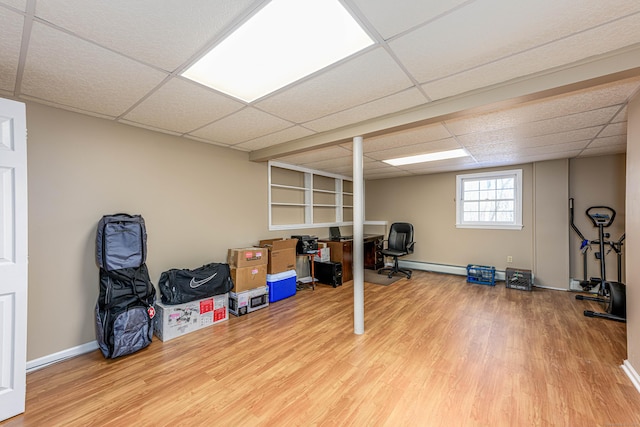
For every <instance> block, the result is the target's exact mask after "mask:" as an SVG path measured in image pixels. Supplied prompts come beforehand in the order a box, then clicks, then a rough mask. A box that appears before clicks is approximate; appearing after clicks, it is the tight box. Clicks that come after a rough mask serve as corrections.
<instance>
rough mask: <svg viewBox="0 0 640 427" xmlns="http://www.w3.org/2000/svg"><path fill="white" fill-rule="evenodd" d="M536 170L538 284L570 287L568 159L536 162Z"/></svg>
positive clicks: (536, 264) (534, 233) (535, 229)
mask: <svg viewBox="0 0 640 427" xmlns="http://www.w3.org/2000/svg"><path fill="white" fill-rule="evenodd" d="M533 170H534V186H535V187H534V195H533V198H534V203H533V205H534V229H533V236H534V237H533V241H534V248H535V249H534V262H533V264H534V268H533V271H534V272H535V283H536V285H538V286H547V287H551V288H560V289H566V288H568V287H569V280H568V279H569V236H568V233H567V230H568V229H569V220H568V218H567V199H568V193H569V188H568V185H567V182H568V179H569V161H568V160H566V159H562V160H553V161H547V162H537V163H534V164H533Z"/></svg>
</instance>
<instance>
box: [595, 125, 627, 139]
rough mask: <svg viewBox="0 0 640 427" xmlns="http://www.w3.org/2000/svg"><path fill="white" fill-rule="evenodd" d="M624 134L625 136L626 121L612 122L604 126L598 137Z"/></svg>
mask: <svg viewBox="0 0 640 427" xmlns="http://www.w3.org/2000/svg"><path fill="white" fill-rule="evenodd" d="M615 135H624V136H625V137H626V136H627V122H621V123H614V124H611V125H609V126H607V127H605V128H604V130H603V131H602V132H601V133H600V135H598V137H605V136H615Z"/></svg>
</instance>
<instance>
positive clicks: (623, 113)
mask: <svg viewBox="0 0 640 427" xmlns="http://www.w3.org/2000/svg"><path fill="white" fill-rule="evenodd" d="M626 121H627V106H626V105H625V106H624V107H622V110H620V112H619V113H618V114H616V116H615V117H614V118H613V119H612V120H611V123H619V122H626Z"/></svg>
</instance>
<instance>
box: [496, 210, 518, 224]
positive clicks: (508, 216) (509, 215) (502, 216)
mask: <svg viewBox="0 0 640 427" xmlns="http://www.w3.org/2000/svg"><path fill="white" fill-rule="evenodd" d="M496 218H497V220H498V221H500V222H513V221H514V218H515V214H514V213H513V212H498V213H497V215H496Z"/></svg>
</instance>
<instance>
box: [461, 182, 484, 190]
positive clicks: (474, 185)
mask: <svg viewBox="0 0 640 427" xmlns="http://www.w3.org/2000/svg"><path fill="white" fill-rule="evenodd" d="M479 188H480V184H479V183H478V181H464V185H463V188H462V191H473V190H476V191H477V190H478V189H479Z"/></svg>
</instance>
